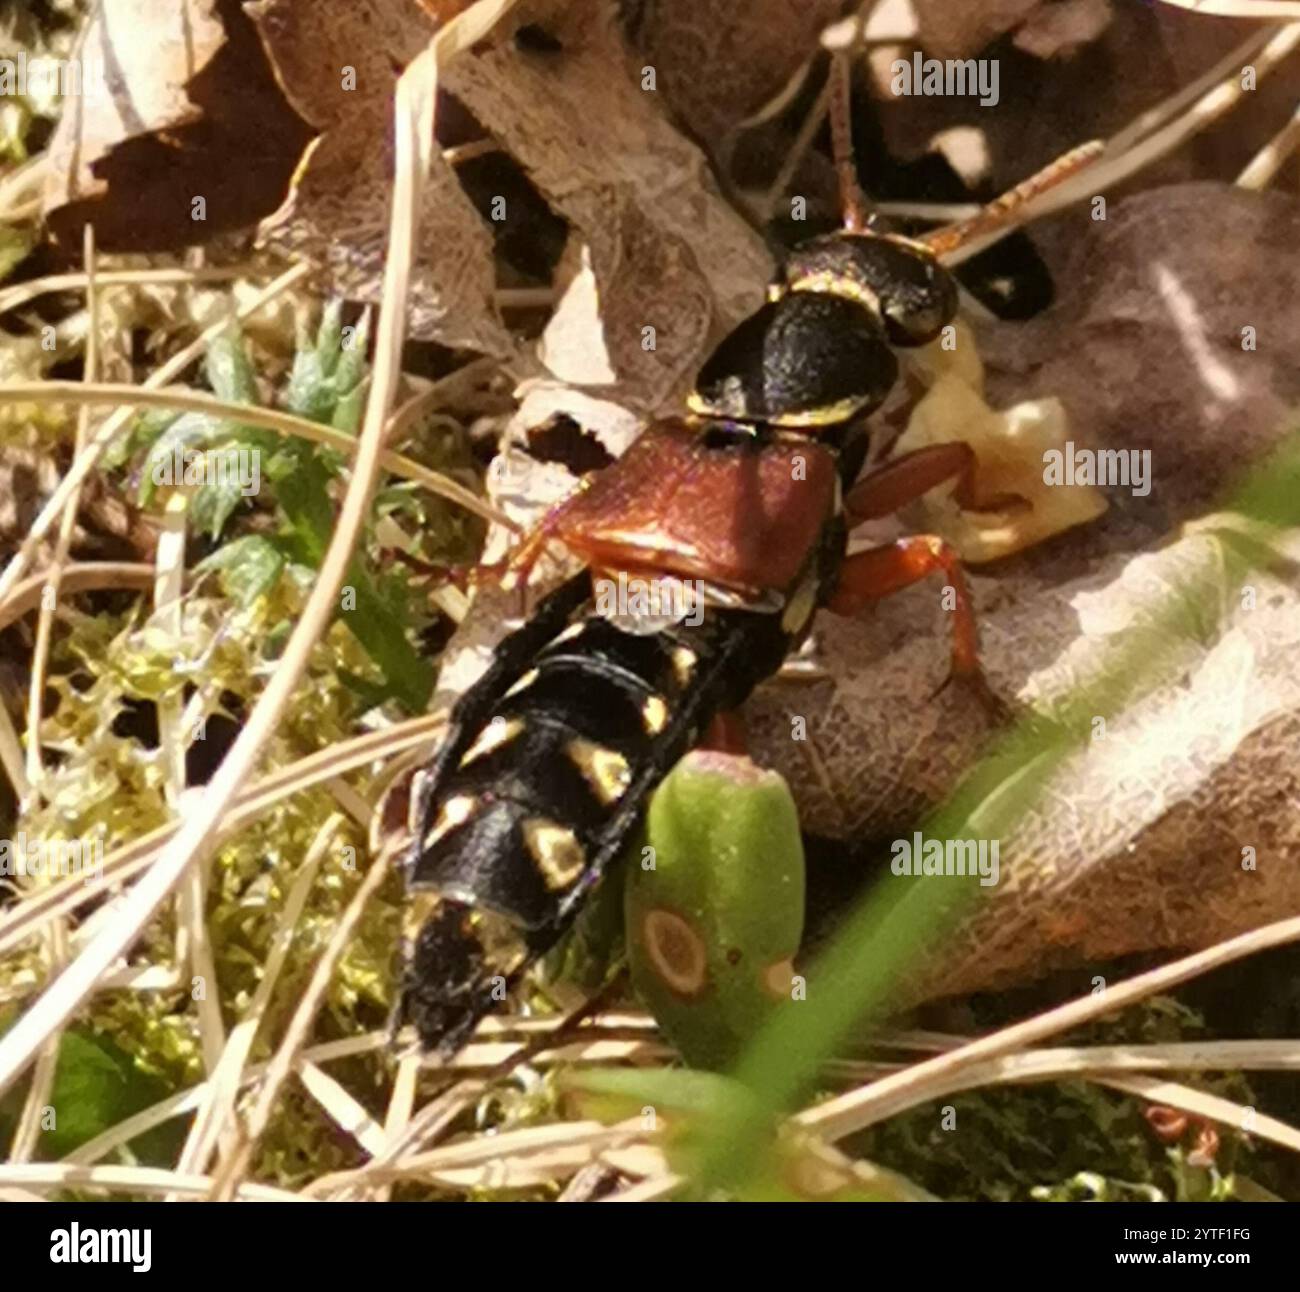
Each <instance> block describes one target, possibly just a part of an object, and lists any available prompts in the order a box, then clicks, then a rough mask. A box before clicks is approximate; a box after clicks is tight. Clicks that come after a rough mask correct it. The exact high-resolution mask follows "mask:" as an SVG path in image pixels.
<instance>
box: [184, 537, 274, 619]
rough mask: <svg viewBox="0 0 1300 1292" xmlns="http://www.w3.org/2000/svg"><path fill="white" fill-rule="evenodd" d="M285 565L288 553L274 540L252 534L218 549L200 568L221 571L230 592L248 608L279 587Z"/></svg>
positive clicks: (227, 590)
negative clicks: (285, 554)
mask: <svg viewBox="0 0 1300 1292" xmlns="http://www.w3.org/2000/svg"><path fill="white" fill-rule="evenodd" d="M285 564H286V561H285V556H284V553H283V552H282V551H280V549H279V548H278V547H277V546H276V545H275V544H274V543H273V542H271V540H270V539H268V538H264V537H263V536H262V535H260V534H249V535H246V536H245V537H243V538H237V539H235V540H234V541H233V542H230V543H227V544H225V545H224V546H223V547H220V548H218V549H217V551H215V552H213V553H212V555H211V556H209V557H208V558H207V560H205V561H201V562H200V563H199V565H198V568H199V569H200V570H218V571H220V573H221V586H222V587H223V588H224V589H225V591H226V594H227V595H228V596H230V597H233V598H234V600H235V601H236V602H237V603H238V604H239V605H240V606H242V607H245V608H246V607H248V606H250V605H252V603H253V602H254V601H256V600H257V598H258V597H260V596H262V595H263V594H264V593H267V592H270V590H271V589H272V588H273V587H275V585H276V582H277V581H278V579H279V578H280V573H281V571H282V570H283V569H284V567H285Z"/></svg>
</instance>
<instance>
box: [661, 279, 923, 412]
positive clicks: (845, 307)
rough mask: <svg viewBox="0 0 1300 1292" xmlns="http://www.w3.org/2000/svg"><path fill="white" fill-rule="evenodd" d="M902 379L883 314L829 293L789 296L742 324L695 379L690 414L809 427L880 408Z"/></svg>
mask: <svg viewBox="0 0 1300 1292" xmlns="http://www.w3.org/2000/svg"><path fill="white" fill-rule="evenodd" d="M897 379H898V360H897V359H895V358H894V356H893V354H892V353H891V352H890V349H889V345H888V344H887V342H886V340H885V333H884V329H883V328H882V326H881V323H880V319H879V316H878V315H876V314H875V313H873V312H872V311H871V310H869V309H867V308H866V307H865V306H864V305H863V304H862V303H861V302H860V301H857V300H854V299H852V298H851V297H849V296H847V295H833V294H831V293H829V292H813V291H809V292H790V293H786V294H784V295H782V296H780V297H778V298H777V299H776V300H772V301H769V302H768V303H767V304H766V305H764V306H763V307H762V309H760V310H758V311H757V313H754V314H751V315H750V316H749V318H747V319H745V320H744V322H742V323H740V324H739V325H738V326H737V327H736V328H735V329H734V330H733V331H732V332H731V333H730V334H729V335H728V336H727V337H725V338H724V340H723V341H722V343H721V344H720V345H719V346H718V348H717V349H716V350H714V352H713V354H712V355H710V356H709V358H708V360H707V361H706V362H705V364H704V367H703V368H701V369H700V372H699V376H698V377H696V379H695V389H694V391H692V393H691V395H690V397H689V399H688V401H687V402H688V404H689V406H690V408H691V411H692V412H695V413H701V414H704V415H706V416H709V417H723V418H732V419H735V420H737V421H741V422H749V423H768V424H770V425H773V426H788V427H802V428H806V429H809V430H813V429H822V428H827V427H838V426H842V425H843V424H845V423H846V422H848V421H850V420H851V419H853V418H856V417H861V416H864V415H866V414H867V413H870V412H871V411H872V410H873V409H876V408H878V407H879V406H880V405H881V404H882V403H884V401H885V397H886V396H887V395H888V394H889V392H890V390H891V389H892V388H893V385H894V382H895V381H896V380H897Z"/></svg>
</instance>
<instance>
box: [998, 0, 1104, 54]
mask: <svg viewBox="0 0 1300 1292" xmlns="http://www.w3.org/2000/svg"><path fill="white" fill-rule="evenodd" d="M1114 16H1115V11H1114V9H1113V8H1112V7H1111V3H1110V0H1063V3H1058V4H1051V5H1045V6H1044V7H1043V8H1041V9H1039V10H1038V11H1037V12H1035V13H1034V14H1032V15H1031V16H1030V17H1029V19H1028V20H1027V21H1026V22H1025V23H1024V25H1023V26H1022V27H1021V28H1020V30H1019V31H1017V32H1016V40H1015V44H1016V48H1017V49H1023V50H1024V51H1025V53H1026V54H1032V55H1033V56H1034V57H1035V58H1056V57H1058V56H1060V55H1068V54H1072V53H1074V51H1075V50H1077V49H1078V48H1079V47H1080V46H1082V45H1087V44H1089V43H1090V42H1092V41H1094V40H1096V39H1097V37H1098V36H1100V35H1101V34H1102V33H1103V32H1104V31H1105V30H1106V28H1107V27H1109V26H1110V22H1111V19H1112V18H1114Z"/></svg>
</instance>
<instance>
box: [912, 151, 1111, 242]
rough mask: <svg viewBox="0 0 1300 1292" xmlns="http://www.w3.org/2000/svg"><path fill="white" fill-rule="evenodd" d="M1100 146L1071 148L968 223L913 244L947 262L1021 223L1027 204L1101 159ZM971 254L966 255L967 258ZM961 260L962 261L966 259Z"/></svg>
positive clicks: (978, 212) (951, 227)
mask: <svg viewBox="0 0 1300 1292" xmlns="http://www.w3.org/2000/svg"><path fill="white" fill-rule="evenodd" d="M1104 147H1105V145H1104V144H1103V143H1102V142H1101V141H1100V140H1099V139H1094V140H1092V141H1091V142H1089V143H1086V144H1081V145H1080V146H1079V147H1078V148H1074V149H1071V150H1070V151H1069V152H1068V153H1065V154H1064V155H1063V156H1061V157H1058V158H1057V159H1056V160H1055V161H1054V162H1051V163H1050V164H1048V165H1047V166H1044V167H1043V169H1042V170H1040V171H1039V172H1038V173H1037V174H1035V175H1031V176H1030V177H1029V178H1028V179H1027V180H1024V181H1023V182H1022V183H1020V184H1017V185H1016V186H1015V188H1013V189H1009V190H1008V191H1007V192H1005V193H1003V194H1002V195H1001V196H1000V197H995V198H994V199H993V201H991V202H990V203H989V204H988V205H987V206H983V207H981V208H980V209H979V210H978V211H977V212H976V213H975V214H974V215H972V216H971V217H970V219H969V220H961V221H959V222H958V223H956V224H949V225H945V226H944V227H943V228H942V229H935V230H934V231H933V232H931V233H926V234H922V235H921V236H920V237H919V238H917V239H916V241H917V242H920V243H922V244H923V245H924V246H927V247H929V248H930V250H931V251H932V252H934V254H935V255H936V256H937V257H938V258H939V259H940V260H947V259H950V258H951V257H952V255H953V253H954V252H955V251H957V250H958V249H959V248H962V247H966V246H969V245H970V244H971V243H973V242H974V241H976V239H980V238H983V237H985V236H986V235H987V234H990V233H995V232H997V231H999V230H1002V229H1009V228H1011V227H1013V226H1015V225H1017V224H1021V223H1023V222H1024V219H1025V207H1026V206H1027V205H1028V204H1029V203H1030V202H1032V201H1033V200H1034V199H1035V198H1036V197H1039V196H1041V195H1042V194H1043V193H1046V192H1047V191H1048V190H1049V189H1053V188H1056V186H1057V185H1058V184H1061V183H1063V182H1064V181H1065V180H1067V179H1069V178H1070V176H1071V175H1075V174H1077V173H1078V172H1079V171H1081V170H1083V168H1084V167H1085V166H1089V165H1091V164H1092V163H1093V162H1094V161H1096V160H1097V158H1098V157H1100V156H1101V153H1102V150H1103V149H1104ZM973 254H974V252H973V251H971V252H967V253H966V255H967V256H969V255H973ZM961 259H963V260H964V259H966V256H963V257H961Z"/></svg>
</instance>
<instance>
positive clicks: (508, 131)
mask: <svg viewBox="0 0 1300 1292" xmlns="http://www.w3.org/2000/svg"><path fill="white" fill-rule="evenodd" d="M546 30H547V34H548V35H549V36H550V37H551V39H552V42H553V43H555V44H557V45H558V46H559V48H558V49H556V50H552V51H547V52H537V51H534V50H531V49H527V48H520V47H519V46H518V45H517V44H515V43H510V42H502V43H500V44H497V45H495V46H491V47H488V48H486V49H483V50H473V51H470V52H469V53H467V54H466V55H465V56H463V57H461V58H459V59H457V60H456V62H455V63H453V64H452V65H451V66H450V67H449V68H448V70H447V75H446V80H445V84H446V88H447V89H448V90H449V91H450V92H451V93H452V94H454V95H455V96H456V98H457V99H459V100H460V101H461V102H462V103H463V104H465V106H466V107H467V108H468V109H469V110H470V112H472V113H473V115H474V116H475V117H476V118H477V119H478V120H479V121H481V122H482V123H483V124H484V125H485V126H486V127H487V129H488V130H489V131H490V132H491V133H492V135H493V136H494V137H495V138H496V139H497V141H498V142H499V143H500V144H501V145H502V147H503V148H505V149H506V150H507V152H509V153H510V155H511V156H512V157H513V158H514V159H515V160H516V161H518V162H519V163H520V164H521V165H522V166H523V167H524V169H525V170H526V171H527V172H528V174H529V177H530V178H531V180H532V182H533V183H534V184H535V185H536V187H537V188H538V190H539V191H540V192H541V193H542V195H543V196H544V197H545V198H546V200H547V201H548V202H549V203H550V205H551V206H552V207H553V208H554V209H555V210H556V211H557V212H559V213H560V214H561V215H563V216H564V217H565V218H566V219H568V221H569V222H570V224H571V225H572V226H573V227H574V230H575V236H576V237H577V238H579V239H580V240H581V241H582V242H583V243H584V244H585V245H586V247H587V248H589V251H588V257H589V264H590V271H591V274H592V275H593V276H594V282H595V289H596V294H597V298H598V302H599V309H598V311H591V313H593V314H594V315H595V317H593V318H592V325H593V326H599V328H600V331H601V334H602V339H601V342H600V343H601V344H603V348H604V353H605V355H606V356H607V357H608V361H609V370H610V371H611V372H612V373H613V375H614V376H615V378H616V379H617V382H618V386H617V394H618V398H619V400H620V402H624V403H626V404H627V405H628V406H629V407H633V408H636V409H638V410H641V411H649V410H653V409H654V408H656V407H658V406H660V405H661V404H664V403H666V402H667V401H670V400H671V399H672V398H674V396H675V395H677V394H679V393H680V392H681V388H682V387H683V386H684V384H685V383H686V382H687V381H689V380H690V379H691V378H692V377H693V376H694V373H695V369H696V367H697V365H698V363H699V362H700V360H701V358H702V356H703V354H704V351H705V349H706V347H707V345H708V343H709V341H710V340H712V339H716V337H717V336H718V335H720V333H721V331H722V330H723V329H725V328H726V327H728V326H730V325H731V324H733V323H735V322H737V321H738V320H739V319H740V318H742V317H744V316H745V315H746V314H747V313H748V312H749V311H750V310H751V309H752V308H753V303H754V299H755V293H756V292H757V291H759V290H761V286H762V284H763V283H764V282H765V280H766V278H767V275H768V273H769V272H770V269H771V262H770V259H769V257H768V255H767V252H766V251H765V249H764V248H763V244H762V242H761V240H760V239H759V238H758V236H757V235H756V234H755V233H754V232H753V231H752V230H751V229H749V227H748V226H747V225H745V224H744V222H743V221H742V220H741V219H740V217H739V216H737V215H736V214H735V212H734V211H732V209H731V208H730V207H729V206H728V205H727V204H726V203H725V202H724V201H723V200H722V198H721V196H720V195H719V194H718V192H717V190H716V188H715V187H714V185H713V182H712V180H711V179H710V178H709V175H708V171H707V166H706V163H705V159H704V156H703V154H702V153H701V152H700V151H699V149H697V148H696V147H695V146H694V145H693V144H691V143H689V142H688V141H687V140H685V139H684V138H682V136H681V135H679V134H678V133H677V131H676V130H674V129H673V127H672V126H671V125H670V124H669V123H668V121H667V120H666V118H665V116H664V113H663V108H662V105H661V103H660V102H659V99H658V96H657V95H656V94H655V93H654V92H652V91H649V90H643V89H642V88H641V83H640V81H639V80H638V79H637V77H636V76H635V75H634V74H633V71H632V70H631V69H630V68H629V66H628V62H627V51H626V48H625V46H624V44H623V40H622V37H621V34H620V32H619V30H618V27H617V24H616V23H615V21H614V19H613V16H612V14H609V13H607V12H606V11H604V10H601V12H600V14H599V15H598V16H593V14H592V11H591V9H590V8H589V7H587V6H585V5H575V6H571V7H570V8H568V9H567V10H565V11H564V12H563V13H562V14H560V15H557V16H556V17H555V18H554V19H553V20H552V21H551V22H550V23H549V24H548V26H547V28H546ZM552 352H553V353H554V351H552Z"/></svg>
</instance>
